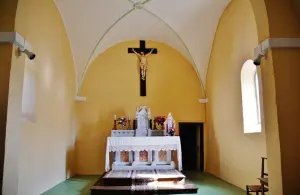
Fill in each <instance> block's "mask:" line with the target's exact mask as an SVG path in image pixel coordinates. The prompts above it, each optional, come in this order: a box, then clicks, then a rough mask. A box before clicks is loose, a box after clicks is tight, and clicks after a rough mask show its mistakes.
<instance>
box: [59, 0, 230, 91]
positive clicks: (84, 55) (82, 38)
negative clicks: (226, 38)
mask: <svg viewBox="0 0 300 195" xmlns="http://www.w3.org/2000/svg"><path fill="white" fill-rule="evenodd" d="M229 2H230V0H55V3H56V5H57V7H58V9H59V11H60V13H61V15H62V18H63V22H64V24H65V26H66V29H67V34H68V37H69V40H70V44H71V49H72V53H73V56H74V63H75V68H76V74H77V84H78V85H79V87H80V85H81V82H82V80H83V78H84V75H85V72H86V71H87V69H88V66H89V65H90V64H91V62H92V61H93V60H94V59H95V58H96V57H97V56H98V55H99V54H100V53H101V52H103V51H105V50H106V49H108V48H109V47H111V46H113V45H115V44H117V43H119V42H123V41H127V40H141V39H143V40H154V41H159V42H163V43H165V44H167V45H169V46H171V47H173V48H175V49H176V50H178V51H179V52H180V53H181V54H182V55H184V56H185V57H186V58H187V59H188V60H189V61H190V62H191V64H192V65H193V66H194V67H195V70H196V71H197V74H198V76H199V78H200V81H202V83H203V84H204V85H205V80H206V72H207V66H208V63H209V57H210V52H211V48H212V44H213V39H214V35H215V31H216V28H217V25H218V22H219V19H220V17H221V15H222V13H223V11H224V9H225V8H226V7H227V5H228V3H229ZM137 46H138V45H137Z"/></svg>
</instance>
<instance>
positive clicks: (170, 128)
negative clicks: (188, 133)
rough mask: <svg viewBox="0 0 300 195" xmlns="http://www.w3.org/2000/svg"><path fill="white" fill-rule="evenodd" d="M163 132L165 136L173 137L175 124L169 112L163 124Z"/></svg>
mask: <svg viewBox="0 0 300 195" xmlns="http://www.w3.org/2000/svg"><path fill="white" fill-rule="evenodd" d="M164 126H165V130H166V133H167V135H169V136H174V135H175V127H176V122H175V120H174V118H173V117H172V114H171V112H170V113H169V114H168V117H167V120H165V122H164Z"/></svg>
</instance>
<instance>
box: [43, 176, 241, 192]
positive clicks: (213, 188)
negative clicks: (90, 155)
mask: <svg viewBox="0 0 300 195" xmlns="http://www.w3.org/2000/svg"><path fill="white" fill-rule="evenodd" d="M186 176H187V178H188V179H190V180H191V181H193V182H194V183H195V184H196V185H197V186H198V194H200V195H244V194H245V191H243V190H242V189H240V188H237V187H235V186H233V185H231V184H229V183H227V182H224V181H223V180H220V179H218V178H216V177H214V176H212V175H209V174H207V173H195V172H193V173H186ZM98 178H99V176H75V177H72V178H71V179H69V180H67V181H64V182H62V183H60V184H58V185H57V186H55V187H54V188H52V189H50V190H49V191H47V192H45V193H43V194H42V195H90V191H89V189H90V187H91V186H92V185H93V184H94V183H95V182H96V180H97V179H98Z"/></svg>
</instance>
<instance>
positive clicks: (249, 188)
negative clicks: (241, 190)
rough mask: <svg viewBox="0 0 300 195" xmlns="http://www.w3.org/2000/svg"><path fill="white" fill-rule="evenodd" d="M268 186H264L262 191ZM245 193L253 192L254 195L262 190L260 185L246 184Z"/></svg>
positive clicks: (257, 194) (265, 190)
mask: <svg viewBox="0 0 300 195" xmlns="http://www.w3.org/2000/svg"><path fill="white" fill-rule="evenodd" d="M268 190H269V189H268V188H265V187H264V192H268ZM246 191H247V195H251V193H252V192H255V195H259V193H260V192H262V187H261V185H246Z"/></svg>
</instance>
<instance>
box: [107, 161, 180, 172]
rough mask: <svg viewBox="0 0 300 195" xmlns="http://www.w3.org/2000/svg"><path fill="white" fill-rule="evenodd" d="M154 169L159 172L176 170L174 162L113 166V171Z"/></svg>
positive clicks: (114, 164)
mask: <svg viewBox="0 0 300 195" xmlns="http://www.w3.org/2000/svg"><path fill="white" fill-rule="evenodd" d="M153 169H157V170H162V169H164V170H167V169H168V170H173V169H175V163H174V162H173V161H172V162H171V163H170V164H155V163H152V164H150V165H147V164H145V165H143V164H139V165H131V164H129V165H118V164H116V163H113V165H112V170H129V171H130V170H153Z"/></svg>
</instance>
